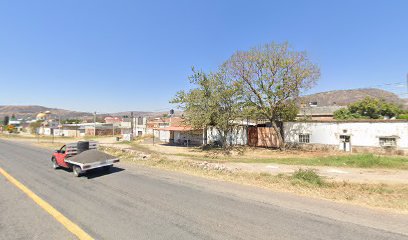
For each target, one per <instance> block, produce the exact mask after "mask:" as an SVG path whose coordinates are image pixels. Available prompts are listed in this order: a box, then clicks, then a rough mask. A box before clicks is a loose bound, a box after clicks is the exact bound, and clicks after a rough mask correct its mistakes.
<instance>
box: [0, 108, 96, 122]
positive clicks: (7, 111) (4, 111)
mask: <svg viewBox="0 0 408 240" xmlns="http://www.w3.org/2000/svg"><path fill="white" fill-rule="evenodd" d="M45 111H50V112H51V114H53V115H57V116H59V117H61V119H67V118H79V117H84V116H88V115H92V114H91V113H87V112H78V111H71V110H65V109H59V108H48V107H43V106H38V105H28V106H19V105H7V106H4V105H3V106H1V105H0V118H3V117H4V116H10V117H11V116H12V115H13V114H14V115H15V116H16V117H17V118H33V119H34V118H35V117H36V116H37V114H38V113H40V112H45Z"/></svg>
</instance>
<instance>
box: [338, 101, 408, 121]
mask: <svg viewBox="0 0 408 240" xmlns="http://www.w3.org/2000/svg"><path fill="white" fill-rule="evenodd" d="M403 112H404V110H403V109H402V108H401V106H399V105H397V104H395V103H390V102H386V101H385V100H383V99H378V98H372V97H366V98H364V99H362V100H360V101H357V102H355V103H352V104H349V105H348V106H347V108H342V109H339V110H337V111H336V112H334V118H335V119H339V120H346V119H382V118H384V117H389V118H393V117H397V116H398V115H399V114H401V113H403Z"/></svg>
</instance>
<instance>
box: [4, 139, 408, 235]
mask: <svg viewBox="0 0 408 240" xmlns="http://www.w3.org/2000/svg"><path fill="white" fill-rule="evenodd" d="M50 154H51V152H50V151H48V150H44V149H41V148H35V147H32V146H28V145H23V144H20V143H15V142H8V141H4V140H0V167H1V168H3V169H4V170H5V171H7V172H8V173H9V174H11V175H12V176H13V177H14V178H16V179H17V180H18V181H20V182H21V183H23V184H24V185H25V186H27V187H28V188H29V189H30V190H31V191H33V192H34V193H36V194H37V195H38V196H40V197H41V198H42V199H44V200H45V201H47V202H48V203H49V204H51V205H52V206H53V207H54V208H56V209H57V210H58V211H60V212H61V213H62V214H63V215H65V216H66V217H67V218H69V219H70V220H71V221H73V222H74V223H76V224H77V225H78V226H80V227H81V228H82V229H83V230H84V231H85V232H87V233H88V234H89V235H90V236H92V237H93V238H95V239H115V240H116V239H245V240H248V239H302V240H304V239H371V240H374V239H408V218H407V216H406V215H399V214H389V213H385V212H379V211H374V210H368V209H364V208H361V207H357V206H351V205H344V204H338V203H332V202H328V201H321V200H314V199H309V198H303V197H297V196H294V195H290V194H285V193H275V192H271V191H266V190H262V189H258V188H253V187H246V186H241V185H236V184H232V183H225V182H221V181H215V180H208V179H203V178H197V177H192V176H188V175H184V174H179V173H173V172H167V171H161V170H155V169H149V168H142V167H138V166H134V165H131V164H126V163H121V164H118V165H117V168H115V169H113V171H112V172H111V173H110V174H104V173H102V172H99V171H94V172H92V173H90V175H89V176H88V177H81V178H74V177H73V175H72V173H71V172H68V171H65V170H62V169H60V170H53V169H52V168H51V164H50ZM0 239H7V240H8V239H75V236H74V235H72V234H71V233H70V232H69V231H68V230H67V229H65V228H64V227H63V226H62V225H61V224H60V223H59V222H57V221H56V220H55V219H54V218H53V217H51V216H50V215H48V213H46V212H45V211H44V210H43V209H42V208H40V207H39V206H38V205H36V203H34V202H33V201H32V200H31V199H30V198H28V197H27V196H26V195H25V194H23V193H22V192H21V191H20V190H19V189H18V188H16V187H15V186H14V185H12V184H11V183H10V182H8V181H7V180H6V179H5V178H4V177H3V176H1V175H0Z"/></svg>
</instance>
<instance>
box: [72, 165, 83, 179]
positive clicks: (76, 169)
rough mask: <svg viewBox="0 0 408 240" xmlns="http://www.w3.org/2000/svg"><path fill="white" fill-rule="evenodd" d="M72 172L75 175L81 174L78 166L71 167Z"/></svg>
mask: <svg viewBox="0 0 408 240" xmlns="http://www.w3.org/2000/svg"><path fill="white" fill-rule="evenodd" d="M72 172H73V173H74V176H75V177H79V176H81V173H82V170H81V168H80V167H79V166H73V167H72Z"/></svg>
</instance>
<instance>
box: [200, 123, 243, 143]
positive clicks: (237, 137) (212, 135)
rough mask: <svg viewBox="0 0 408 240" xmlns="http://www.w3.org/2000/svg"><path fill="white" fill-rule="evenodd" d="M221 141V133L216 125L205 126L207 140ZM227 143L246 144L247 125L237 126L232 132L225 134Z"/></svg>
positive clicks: (211, 141) (212, 141)
mask: <svg viewBox="0 0 408 240" xmlns="http://www.w3.org/2000/svg"><path fill="white" fill-rule="evenodd" d="M216 141H218V142H220V143H221V142H222V141H221V134H220V133H219V131H218V130H217V128H216V127H208V128H207V142H208V143H214V142H216ZM227 143H228V145H247V144H248V138H247V127H246V126H237V127H236V128H235V129H234V130H233V131H232V132H229V133H228V134H227Z"/></svg>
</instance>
